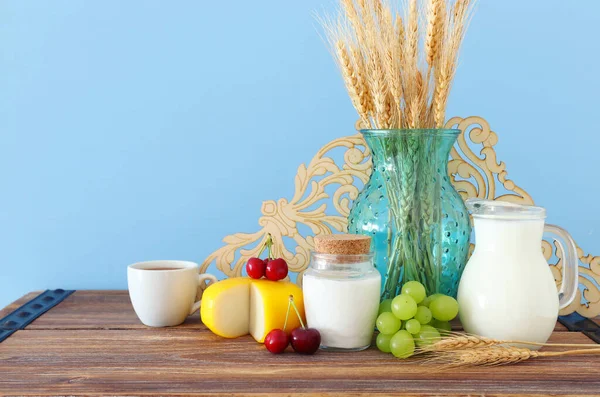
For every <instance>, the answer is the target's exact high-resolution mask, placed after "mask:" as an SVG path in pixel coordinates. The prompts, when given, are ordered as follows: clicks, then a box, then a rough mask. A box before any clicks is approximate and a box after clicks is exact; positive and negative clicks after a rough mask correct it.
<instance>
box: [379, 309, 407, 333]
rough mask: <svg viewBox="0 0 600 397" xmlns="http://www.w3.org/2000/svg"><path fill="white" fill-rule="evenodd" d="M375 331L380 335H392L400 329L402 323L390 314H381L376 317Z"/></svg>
mask: <svg viewBox="0 0 600 397" xmlns="http://www.w3.org/2000/svg"><path fill="white" fill-rule="evenodd" d="M376 324H377V329H378V330H379V332H381V333H382V334H386V335H393V334H395V333H396V332H398V330H399V329H400V326H401V325H402V322H401V321H400V320H398V318H397V317H396V316H394V315H393V314H392V313H390V312H383V313H381V314H380V315H379V316H378V317H377V322H376Z"/></svg>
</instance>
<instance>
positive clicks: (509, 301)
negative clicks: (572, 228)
mask: <svg viewBox="0 0 600 397" xmlns="http://www.w3.org/2000/svg"><path fill="white" fill-rule="evenodd" d="M466 204H467V208H468V209H469V212H471V214H472V215H473V223H474V226H475V251H474V252H473V255H472V256H471V258H470V259H469V261H468V262H467V265H466V267H465V270H464V273H463V275H462V278H461V280H460V285H459V288H458V304H459V314H460V320H461V322H462V324H463V327H464V329H465V331H466V332H468V333H473V334H477V335H481V336H485V337H488V338H495V339H502V340H519V341H529V342H538V343H544V342H546V341H547V340H548V338H549V337H550V334H551V333H552V331H553V330H554V326H555V324H556V320H557V317H558V311H559V310H560V309H562V308H564V307H566V306H568V305H569V304H570V303H571V301H572V300H573V299H574V298H575V296H576V293H577V291H578V281H577V277H578V270H577V267H578V259H577V249H576V246H575V242H574V241H573V239H572V238H571V236H570V235H569V233H567V232H566V231H565V230H563V229H561V228H559V227H558V226H554V225H545V226H544V219H545V218H546V210H545V209H544V208H541V207H533V206H524V205H519V204H513V203H508V202H502V201H490V200H481V199H469V200H467V203H466ZM544 231H546V232H549V233H552V234H555V235H558V236H559V237H561V238H562V240H563V241H564V242H565V245H566V246H565V247H563V245H562V244H561V242H560V241H559V240H556V241H557V244H558V245H559V248H561V249H562V252H564V253H565V255H564V258H563V260H562V261H561V262H562V272H563V279H562V284H561V286H560V290H559V291H558V292H557V290H556V284H555V281H554V277H553V276H552V272H551V270H550V268H549V266H548V263H547V262H546V260H545V258H544V256H543V254H542V248H541V242H542V234H543V233H544ZM565 248H566V249H565ZM528 347H533V346H528Z"/></svg>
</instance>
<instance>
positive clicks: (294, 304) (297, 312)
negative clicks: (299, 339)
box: [290, 295, 306, 329]
mask: <svg viewBox="0 0 600 397" xmlns="http://www.w3.org/2000/svg"><path fill="white" fill-rule="evenodd" d="M290 303H291V304H292V307H293V308H294V311H295V312H296V315H297V316H298V320H300V325H302V328H303V329H306V326H304V321H302V316H301V315H300V312H299V311H298V308H297V307H296V303H294V295H290Z"/></svg>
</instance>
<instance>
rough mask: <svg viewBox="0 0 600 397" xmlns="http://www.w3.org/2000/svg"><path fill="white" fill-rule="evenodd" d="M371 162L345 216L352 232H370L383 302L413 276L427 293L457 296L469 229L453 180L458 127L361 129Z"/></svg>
mask: <svg viewBox="0 0 600 397" xmlns="http://www.w3.org/2000/svg"><path fill="white" fill-rule="evenodd" d="M361 133H362V134H363V136H364V138H365V141H366V142H367V145H368V146H369V149H370V150H371V154H372V160H373V171H372V174H371V177H370V179H369V181H368V183H367V184H366V185H365V186H364V188H363V190H362V191H361V193H360V194H359V195H358V197H357V199H356V200H355V201H354V203H353V205H352V208H351V210H350V215H349V217H348V231H349V232H350V233H356V234H365V235H369V236H371V237H372V239H373V242H372V248H373V251H374V253H375V264H376V267H377V269H378V270H379V272H380V273H381V276H382V299H386V298H391V297H394V296H396V295H397V294H399V293H400V289H401V287H402V284H403V283H405V282H407V281H411V280H416V281H419V282H421V283H422V284H423V285H424V286H425V288H426V289H427V294H433V293H443V294H447V295H451V296H456V292H457V289H458V282H459V279H460V276H461V274H462V271H463V268H464V266H465V264H466V262H467V256H468V251H469V240H470V235H471V226H470V222H469V215H468V212H467V209H466V208H465V205H464V203H463V200H462V198H461V197H460V195H459V194H458V193H457V192H456V190H455V189H454V187H453V186H452V184H451V183H450V180H449V178H448V159H449V155H450V149H451V148H452V145H454V142H455V141H456V138H457V137H458V135H459V134H460V130H451V129H409V130H363V131H361Z"/></svg>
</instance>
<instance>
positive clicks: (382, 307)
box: [379, 299, 392, 314]
mask: <svg viewBox="0 0 600 397" xmlns="http://www.w3.org/2000/svg"><path fill="white" fill-rule="evenodd" d="M391 311H392V300H391V299H386V300H384V301H383V302H381V303H380V304H379V314H381V313H384V312H391Z"/></svg>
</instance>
